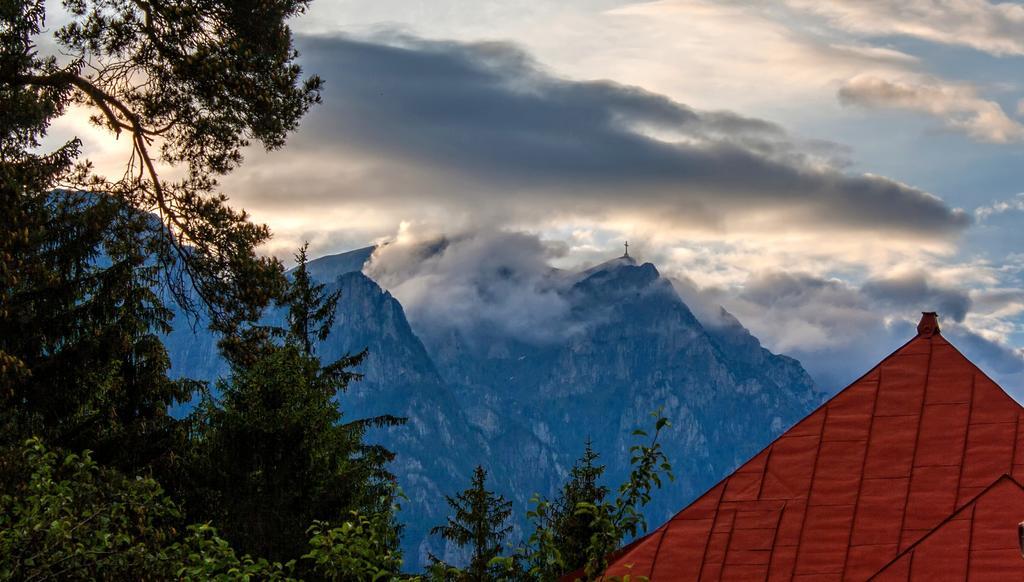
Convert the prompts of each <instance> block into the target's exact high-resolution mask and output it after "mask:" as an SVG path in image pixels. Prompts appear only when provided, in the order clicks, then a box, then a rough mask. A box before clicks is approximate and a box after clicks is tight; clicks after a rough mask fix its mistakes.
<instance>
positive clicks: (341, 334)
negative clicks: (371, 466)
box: [167, 233, 821, 568]
mask: <svg viewBox="0 0 1024 582" xmlns="http://www.w3.org/2000/svg"><path fill="white" fill-rule="evenodd" d="M528 239H529V237H526V238H522V237H521V236H520V235H514V234H511V235H509V234H506V233H499V234H497V235H492V236H483V235H479V236H464V237H455V238H450V239H438V240H434V241H430V242H429V243H424V244H416V245H408V247H407V248H403V247H402V246H401V245H397V244H393V245H385V246H383V247H377V248H376V249H374V248H373V247H367V248H363V249H359V250H355V251H352V252H349V253H343V254H340V255H331V256H326V257H321V258H319V259H316V260H313V261H311V262H310V263H309V265H308V268H309V271H310V273H311V274H312V275H313V276H314V277H315V278H317V279H319V280H320V281H322V282H324V283H326V284H327V285H328V289H329V290H331V291H333V290H340V291H341V292H342V299H341V301H340V303H339V307H338V312H337V317H336V319H335V322H334V326H333V328H332V330H331V334H330V336H329V337H328V339H327V340H326V341H325V342H322V343H321V344H320V345H319V346H318V353H319V354H320V355H321V357H322V358H323V359H324V360H325V361H330V360H333V359H336V358H338V357H340V356H342V355H344V354H346V353H354V352H358V351H360V350H362V349H364V348H366V349H368V350H369V356H368V357H367V359H366V360H365V362H364V363H363V364H362V365H361V366H360V369H359V371H360V372H362V373H363V374H364V375H365V376H364V378H363V380H361V381H360V382H356V383H353V384H352V385H351V387H350V390H349V393H348V394H346V395H344V396H343V397H342V402H341V406H342V409H343V411H344V413H345V414H346V417H347V418H350V419H354V418H360V417H366V416H371V415H376V414H385V413H386V414H394V415H400V416H405V417H407V418H408V419H409V422H408V424H407V425H406V426H403V427H396V428H390V429H386V430H379V431H372V432H371V433H370V435H369V440H371V441H373V442H379V443H381V444H384V445H386V446H388V447H389V448H391V449H392V450H394V451H395V452H396V453H397V455H398V456H397V459H396V461H395V462H394V463H393V464H392V466H391V469H392V471H393V472H394V473H395V474H396V475H397V476H398V481H399V485H400V486H401V487H402V489H403V491H404V492H405V494H406V495H407V496H408V497H409V499H408V501H407V502H406V503H405V504H404V507H403V511H402V515H401V519H402V520H403V521H404V522H405V524H406V530H405V535H404V540H403V547H404V550H405V553H406V560H407V565H408V567H410V568H418V567H420V566H422V565H424V564H425V563H426V561H427V555H428V553H433V554H435V555H438V556H442V557H445V558H446V559H450V560H456V561H458V560H459V558H460V556H459V552H458V551H457V550H456V549H455V548H452V547H445V546H444V545H443V544H442V543H441V542H440V541H439V540H438V539H434V538H431V537H430V536H429V535H428V532H429V528H430V527H431V526H434V525H437V524H440V523H442V522H443V521H444V518H445V516H446V515H447V511H448V508H447V507H446V506H445V505H444V501H443V500H444V495H445V494H449V495H451V494H453V493H454V492H456V491H458V490H461V489H462V488H464V487H465V486H466V484H467V483H468V482H469V478H470V474H471V472H472V469H473V467H474V466H476V465H477V464H482V465H484V466H485V467H487V468H488V470H489V471H490V472H491V478H490V485H491V487H492V488H493V489H494V490H496V491H497V492H499V493H501V494H503V495H505V496H506V497H507V498H509V499H511V500H513V502H514V503H515V513H514V515H516V516H517V518H519V516H522V515H523V514H524V513H525V509H526V507H527V505H528V502H529V499H530V497H531V496H532V495H533V494H534V493H541V494H544V495H548V496H551V495H553V494H554V493H555V492H556V491H557V488H558V487H559V485H560V483H561V482H562V480H563V479H564V478H565V476H566V474H567V473H568V470H569V468H570V467H571V465H572V463H573V461H574V460H575V459H576V458H577V457H578V456H579V454H580V453H581V452H582V449H583V446H584V442H585V441H586V440H587V439H591V440H592V442H593V445H594V448H595V449H596V450H597V451H599V452H600V453H601V455H602V460H603V462H605V463H607V465H608V472H607V475H606V476H607V481H608V483H609V485H611V486H617V485H618V484H619V483H620V482H621V481H622V479H623V478H624V477H625V475H626V473H627V472H628V467H629V455H628V451H629V446H630V445H632V444H634V442H635V437H632V436H631V433H632V430H633V429H635V428H646V427H647V425H649V424H650V421H651V419H650V416H649V414H650V413H651V412H652V411H654V410H656V409H658V408H661V407H664V412H665V414H666V416H667V417H668V418H670V419H671V421H672V423H673V425H672V427H671V428H670V429H669V430H667V432H666V433H665V434H664V435H663V438H662V441H661V442H662V443H663V446H664V447H665V451H666V453H667V454H668V456H669V458H670V459H671V461H672V463H673V465H674V468H675V473H676V475H677V480H676V482H675V483H672V484H669V485H668V486H667V487H666V488H665V489H663V490H662V491H660V492H658V493H657V494H656V495H655V499H654V501H653V502H652V503H651V505H650V506H648V509H647V514H648V517H649V518H650V520H651V522H652V524H653V523H655V522H658V521H660V520H663V519H665V518H667V517H669V516H670V515H671V512H672V511H674V510H676V509H678V507H680V506H681V505H683V504H685V503H686V502H687V501H688V500H690V499H692V498H693V497H694V496H696V495H697V494H699V493H700V492H702V491H703V490H704V489H706V488H707V487H708V486H710V485H711V484H713V483H714V482H716V481H717V480H718V479H719V478H720V477H721V476H723V475H724V474H726V473H727V472H729V471H730V470H732V469H733V468H734V467H735V466H736V465H738V464H739V463H740V462H741V461H743V460H745V459H747V458H748V457H749V456H751V455H752V454H753V453H755V452H756V451H757V450H759V449H760V448H762V447H763V446H764V445H765V444H767V443H768V442H769V441H770V440H771V439H772V438H773V437H775V436H777V435H778V434H779V433H780V432H781V431H782V430H783V429H785V428H786V427H788V426H789V425H790V424H792V423H793V422H794V421H796V420H798V419H799V418H802V417H803V416H804V415H805V414H806V413H807V412H808V411H809V410H810V409H811V408H812V407H813V406H814V405H816V404H817V403H818V402H819V401H820V399H821V394H820V393H818V392H817V391H816V390H815V387H814V384H813V382H812V380H811V378H810V377H809V376H808V375H807V373H806V372H805V371H804V370H803V368H802V367H801V366H800V364H799V363H798V362H797V361H796V360H793V359H791V358H788V357H785V356H779V355H775V354H772V353H770V352H769V351H768V350H766V349H764V348H763V347H761V345H760V343H759V342H758V340H757V338H755V337H754V336H752V335H751V334H750V333H749V332H748V331H747V330H746V329H745V328H744V327H743V326H742V324H740V322H739V321H737V320H736V319H735V318H734V317H732V316H731V315H730V314H729V313H728V312H726V311H725V310H724V309H721V308H719V310H718V312H717V313H715V314H714V315H715V317H706V316H705V315H704V314H702V317H703V318H704V319H707V320H708V321H709V322H710V323H709V324H707V325H705V324H704V323H702V321H700V320H699V319H698V318H697V317H696V316H695V315H694V313H693V312H692V311H691V310H690V309H689V307H688V306H687V305H686V304H685V303H684V302H683V301H682V299H680V296H679V294H678V293H677V292H676V290H675V289H674V287H673V284H672V282H670V281H669V280H668V279H666V278H665V277H662V276H661V274H660V273H659V272H658V269H657V268H656V267H655V266H654V265H653V264H650V263H643V264H640V263H638V262H637V261H635V260H634V259H633V258H631V257H619V258H616V259H613V260H610V261H608V262H606V263H603V264H600V265H597V266H595V267H593V268H590V269H587V270H583V271H575V270H573V271H567V270H558V269H553V268H551V267H550V266H549V265H548V263H547V261H546V260H545V258H546V257H550V256H552V255H557V254H558V253H559V252H560V251H559V249H557V248H548V247H545V246H544V245H543V244H542V243H540V242H539V241H536V239H533V241H531V240H528ZM524 246H525V247H526V248H525V250H524ZM379 283H381V284H385V286H386V287H387V288H388V290H385V289H384V288H382V286H381V284H379ZM398 298H401V299H402V302H400V301H399V299H398ZM274 317H275V314H269V315H268V318H269V319H273V318H274ZM167 345H168V348H169V349H170V352H171V357H172V361H173V362H174V369H175V372H177V373H179V374H182V375H188V376H191V377H197V378H205V379H212V378H215V377H217V376H218V375H222V374H224V373H225V370H224V368H223V364H222V363H221V362H220V361H219V359H218V358H216V357H215V355H214V354H215V353H216V351H215V349H214V348H213V346H214V345H215V340H214V338H212V336H210V334H209V333H208V332H205V331H203V329H202V328H199V327H197V331H196V332H193V331H192V329H191V328H188V327H187V326H179V327H178V328H176V329H175V331H174V332H172V334H171V335H170V336H169V337H168V341H167ZM520 519H521V518H520ZM522 526H523V524H522V523H521V522H517V530H516V535H517V536H521V535H522V533H523V530H522Z"/></svg>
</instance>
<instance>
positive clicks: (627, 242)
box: [622, 240, 629, 258]
mask: <svg viewBox="0 0 1024 582" xmlns="http://www.w3.org/2000/svg"><path fill="white" fill-rule="evenodd" d="M623 244H625V245H626V254H624V255H622V256H624V257H627V258H628V257H629V241H628V240H627V241H626V242H625V243H623Z"/></svg>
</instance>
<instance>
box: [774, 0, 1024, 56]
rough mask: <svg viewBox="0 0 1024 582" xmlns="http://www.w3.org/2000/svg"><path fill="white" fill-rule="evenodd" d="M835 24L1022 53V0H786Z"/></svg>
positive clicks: (872, 34)
mask: <svg viewBox="0 0 1024 582" xmlns="http://www.w3.org/2000/svg"><path fill="white" fill-rule="evenodd" d="M785 3H786V4H787V5H789V6H791V7H793V8H797V9H799V10H803V11H807V12H810V13H813V14H817V15H820V16H823V17H824V18H826V19H827V20H828V22H829V23H830V24H831V25H833V26H835V27H836V28H839V29H842V30H846V31H849V32H853V33H856V34H860V35H863V36H870V37H884V36H906V37H911V38H918V39H922V40H926V41H930V42H935V43H941V44H948V45H956V46H966V47H970V48H973V49H976V50H979V51H983V52H986V53H990V54H993V55H1024V6H1021V5H1020V4H1017V3H1015V2H990V1H989V0H785Z"/></svg>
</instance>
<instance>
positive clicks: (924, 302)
mask: <svg viewBox="0 0 1024 582" xmlns="http://www.w3.org/2000/svg"><path fill="white" fill-rule="evenodd" d="M862 290H863V291H864V292H865V293H866V294H867V295H868V296H869V297H871V298H872V299H874V300H875V301H877V302H879V303H882V304H885V305H887V306H890V307H895V308H902V309H906V310H909V311H913V310H915V309H920V310H922V311H938V312H939V313H941V314H942V315H943V316H945V317H948V318H950V319H952V320H953V321H957V322H960V321H963V320H964V317H966V316H967V311H968V310H969V309H970V308H971V298H970V296H968V294H967V293H966V292H965V291H961V290H959V289H950V288H946V287H942V286H937V285H935V284H934V283H929V282H928V279H927V277H926V276H925V274H924V273H908V274H904V275H899V276H893V277H885V278H879V279H871V280H869V281H867V282H865V283H864V285H863V286H862Z"/></svg>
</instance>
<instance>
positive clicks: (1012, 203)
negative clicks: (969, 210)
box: [974, 192, 1024, 222]
mask: <svg viewBox="0 0 1024 582" xmlns="http://www.w3.org/2000/svg"><path fill="white" fill-rule="evenodd" d="M1007 212H1024V192H1020V193H1018V194H1017V195H1016V196H1014V197H1013V198H1010V199H1008V200H999V201H997V202H993V203H992V204H988V205H985V206H979V207H978V208H975V209H974V215H975V216H976V217H977V218H978V221H979V222H983V221H985V220H986V219H988V218H990V217H992V216H996V215H999V214H1005V213H1007Z"/></svg>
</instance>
